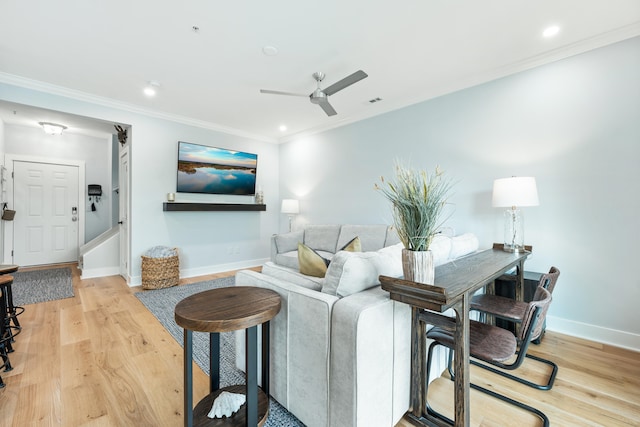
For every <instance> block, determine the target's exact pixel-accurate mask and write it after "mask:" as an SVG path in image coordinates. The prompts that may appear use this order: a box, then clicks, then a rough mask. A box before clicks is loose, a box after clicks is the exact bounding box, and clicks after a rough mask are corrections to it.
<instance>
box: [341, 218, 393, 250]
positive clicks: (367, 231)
mask: <svg viewBox="0 0 640 427" xmlns="http://www.w3.org/2000/svg"><path fill="white" fill-rule="evenodd" d="M387 228H388V226H387V225H379V224H376V225H348V224H346V225H343V226H342V227H341V228H340V236H339V237H338V239H337V240H338V244H337V245H336V248H341V247H343V246H344V245H346V244H347V243H348V242H349V241H350V240H351V239H353V238H354V237H356V236H357V237H359V238H360V244H361V246H362V251H363V252H368V251H376V250H378V249H380V248H383V247H384V244H385V240H386V238H387Z"/></svg>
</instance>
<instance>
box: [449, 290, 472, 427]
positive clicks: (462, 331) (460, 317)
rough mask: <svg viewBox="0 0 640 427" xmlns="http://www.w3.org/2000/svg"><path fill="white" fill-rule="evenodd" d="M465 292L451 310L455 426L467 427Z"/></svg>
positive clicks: (467, 299) (466, 301)
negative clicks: (454, 320)
mask: <svg viewBox="0 0 640 427" xmlns="http://www.w3.org/2000/svg"><path fill="white" fill-rule="evenodd" d="M470 297H471V296H470V295H469V293H468V292H465V293H464V294H463V295H462V298H461V299H460V301H459V302H457V303H456V304H455V305H454V306H453V309H454V310H455V312H456V330H455V333H454V343H455V344H454V346H455V348H454V350H455V352H454V360H453V363H454V369H455V373H456V376H455V382H454V387H455V391H454V394H455V398H454V400H455V426H456V427H468V426H469V422H470V420H471V416H470V411H469V388H470V387H469V382H470V381H469V377H470V372H469V299H470Z"/></svg>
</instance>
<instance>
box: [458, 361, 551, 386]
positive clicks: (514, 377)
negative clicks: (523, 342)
mask: <svg viewBox="0 0 640 427" xmlns="http://www.w3.org/2000/svg"><path fill="white" fill-rule="evenodd" d="M525 357H526V358H528V359H533V360H536V361H538V362H541V363H544V364H545V365H548V366H551V374H550V375H549V380H548V381H547V383H546V384H537V383H534V382H532V381H529V380H525V379H524V378H520V377H517V376H515V375H513V374H510V373H508V372H504V371H501V370H498V369H496V368H494V367H493V366H490V365H487V364H485V363H482V362H479V361H477V360H473V359H472V360H470V362H471V363H472V364H473V365H475V366H478V367H480V368H482V369H486V370H488V371H491V372H493V373H495V374H498V375H501V376H503V377H505V378H509V379H512V380H514V381H517V382H519V383H520V384H525V385H527V386H529V387H531V388H535V389H536V390H551V388H552V387H553V383H554V382H555V380H556V375H557V374H558V365H556V364H555V363H553V362H552V361H550V360H547V359H543V358H541V357H538V356H534V355H532V354H529V353H527V354H526V355H525Z"/></svg>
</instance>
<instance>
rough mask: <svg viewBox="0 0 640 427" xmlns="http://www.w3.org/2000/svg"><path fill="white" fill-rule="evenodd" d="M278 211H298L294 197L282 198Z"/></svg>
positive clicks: (293, 212) (298, 207) (289, 212)
mask: <svg viewBox="0 0 640 427" xmlns="http://www.w3.org/2000/svg"><path fill="white" fill-rule="evenodd" d="M280 211H281V212H282V213H286V214H297V213H299V212H300V205H299V203H298V201H297V200H296V199H282V207H281V208H280Z"/></svg>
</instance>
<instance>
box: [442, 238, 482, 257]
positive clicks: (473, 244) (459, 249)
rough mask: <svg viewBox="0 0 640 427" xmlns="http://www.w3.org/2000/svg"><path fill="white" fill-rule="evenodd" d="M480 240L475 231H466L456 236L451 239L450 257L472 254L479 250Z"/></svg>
mask: <svg viewBox="0 0 640 427" xmlns="http://www.w3.org/2000/svg"><path fill="white" fill-rule="evenodd" d="M479 246H480V242H479V241H478V237H477V236H476V235H475V234H473V233H465V234H461V235H459V236H455V237H453V238H452V239H451V253H450V254H449V258H450V259H456V258H460V257H461V256H464V255H467V254H470V253H471V252H475V251H477V250H478V247H479Z"/></svg>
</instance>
